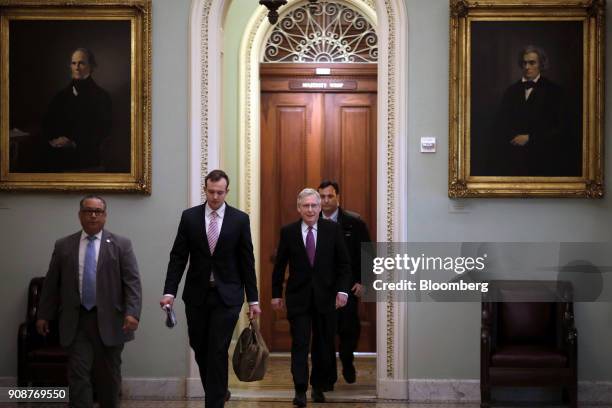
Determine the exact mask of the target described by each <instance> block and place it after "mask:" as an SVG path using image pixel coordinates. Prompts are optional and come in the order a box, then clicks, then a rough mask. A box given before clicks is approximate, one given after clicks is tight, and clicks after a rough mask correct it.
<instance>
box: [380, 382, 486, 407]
mask: <svg viewBox="0 0 612 408" xmlns="http://www.w3.org/2000/svg"><path fill="white" fill-rule="evenodd" d="M379 397H380V398H384V397H383V396H381V395H380V393H379ZM408 399H409V400H410V401H411V402H412V401H414V402H430V401H431V402H447V401H448V402H480V381H479V380H452V379H449V380H446V379H444V380H428V379H422V380H420V379H419V380H409V381H408Z"/></svg>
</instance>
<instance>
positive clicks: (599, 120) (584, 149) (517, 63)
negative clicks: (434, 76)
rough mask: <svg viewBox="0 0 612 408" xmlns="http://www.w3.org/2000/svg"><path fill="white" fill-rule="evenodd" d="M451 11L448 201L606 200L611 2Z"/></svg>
mask: <svg viewBox="0 0 612 408" xmlns="http://www.w3.org/2000/svg"><path fill="white" fill-rule="evenodd" d="M450 10H451V17H450V49H451V50H450V71H451V73H450V112H449V121H450V123H449V190H448V194H449V197H452V198H459V197H495V196H505V197H508V196H509V197H546V196H548V197H589V198H601V197H603V194H604V185H603V137H604V133H603V125H604V123H603V117H604V102H603V101H604V71H603V66H604V16H605V1H604V0H590V1H571V0H570V1H568V0H535V1H528V0H489V1H476V0H451V2H450Z"/></svg>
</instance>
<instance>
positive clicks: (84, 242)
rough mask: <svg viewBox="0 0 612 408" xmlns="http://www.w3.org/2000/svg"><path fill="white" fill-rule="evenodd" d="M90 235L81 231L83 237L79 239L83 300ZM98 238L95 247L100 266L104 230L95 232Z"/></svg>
mask: <svg viewBox="0 0 612 408" xmlns="http://www.w3.org/2000/svg"><path fill="white" fill-rule="evenodd" d="M88 236H89V235H88V234H87V233H86V232H85V231H82V232H81V239H80V240H79V295H80V296H81V301H82V300H83V270H84V269H85V253H86V252H87V244H88V243H89V240H88V239H87V237H88ZM95 237H96V239H95V240H94V242H93V243H94V248H95V251H96V267H97V266H98V255H100V244H101V242H102V231H100V232H98V233H97V234H95Z"/></svg>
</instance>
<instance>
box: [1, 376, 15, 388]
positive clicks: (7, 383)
mask: <svg viewBox="0 0 612 408" xmlns="http://www.w3.org/2000/svg"><path fill="white" fill-rule="evenodd" d="M16 385H17V377H0V387H14V386H16Z"/></svg>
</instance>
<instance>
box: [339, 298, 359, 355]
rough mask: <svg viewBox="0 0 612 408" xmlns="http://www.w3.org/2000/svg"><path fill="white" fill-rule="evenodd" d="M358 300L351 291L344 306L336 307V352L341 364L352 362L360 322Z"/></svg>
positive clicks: (357, 341)
mask: <svg viewBox="0 0 612 408" xmlns="http://www.w3.org/2000/svg"><path fill="white" fill-rule="evenodd" d="M358 309H359V300H358V299H357V297H356V296H355V295H353V294H352V293H350V294H349V297H348V301H347V303H346V306H344V307H341V308H340V309H338V337H339V338H340V343H339V347H338V352H339V353H338V354H339V355H340V361H342V365H343V366H345V365H347V364H352V363H353V360H354V356H353V353H354V352H355V350H357V343H359V335H360V333H361V323H360V322H359V313H358Z"/></svg>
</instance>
